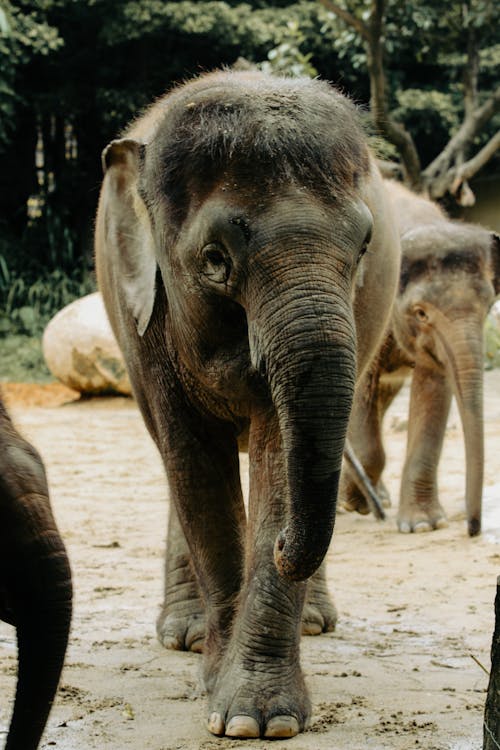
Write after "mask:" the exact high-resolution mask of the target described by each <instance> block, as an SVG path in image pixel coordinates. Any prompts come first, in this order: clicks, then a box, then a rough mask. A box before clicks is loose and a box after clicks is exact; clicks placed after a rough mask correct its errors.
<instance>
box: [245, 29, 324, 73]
mask: <svg viewBox="0 0 500 750" xmlns="http://www.w3.org/2000/svg"><path fill="white" fill-rule="evenodd" d="M286 28H287V33H286V35H285V36H284V38H283V40H282V42H281V44H279V45H278V46H277V47H273V49H271V50H269V52H268V53H267V60H265V61H264V62H262V63H259V67H260V69H261V70H263V71H264V72H266V73H275V74H278V75H289V76H295V77H299V76H307V77H309V78H314V77H315V76H317V75H318V71H317V70H316V68H315V67H314V65H312V63H311V58H312V53H311V52H309V53H308V54H304V53H303V52H302V51H301V46H302V45H303V44H304V42H305V40H306V37H305V35H304V34H303V32H302V31H301V30H300V28H299V24H298V21H288V23H287V25H286Z"/></svg>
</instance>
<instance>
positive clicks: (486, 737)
mask: <svg viewBox="0 0 500 750" xmlns="http://www.w3.org/2000/svg"><path fill="white" fill-rule="evenodd" d="M499 747H500V576H499V577H498V578H497V594H496V598H495V631H494V633H493V642H492V644H491V671H490V682H489V685H488V694H487V696H486V706H485V709H484V727H483V750H498V748H499Z"/></svg>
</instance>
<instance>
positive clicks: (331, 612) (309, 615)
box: [302, 602, 337, 635]
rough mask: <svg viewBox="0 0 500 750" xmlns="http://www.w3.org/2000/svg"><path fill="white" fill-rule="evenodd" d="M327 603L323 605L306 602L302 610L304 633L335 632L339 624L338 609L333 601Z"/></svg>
mask: <svg viewBox="0 0 500 750" xmlns="http://www.w3.org/2000/svg"><path fill="white" fill-rule="evenodd" d="M327 604H328V606H327ZM327 604H326V603H325V605H322V606H315V605H314V604H309V603H307V604H305V606H304V609H303V611H302V635H321V633H333V631H334V630H335V626H336V624H337V610H336V609H335V606H334V605H333V603H332V602H328V603H327Z"/></svg>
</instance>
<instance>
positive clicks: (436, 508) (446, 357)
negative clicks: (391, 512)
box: [342, 181, 500, 536]
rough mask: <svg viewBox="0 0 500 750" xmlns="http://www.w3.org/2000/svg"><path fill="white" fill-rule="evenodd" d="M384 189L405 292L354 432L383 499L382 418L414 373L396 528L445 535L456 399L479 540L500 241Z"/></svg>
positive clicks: (472, 528) (348, 486)
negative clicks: (490, 320)
mask: <svg viewBox="0 0 500 750" xmlns="http://www.w3.org/2000/svg"><path fill="white" fill-rule="evenodd" d="M384 184H385V186H386V190H387V193H388V195H389V197H390V200H391V203H392V207H393V209H394V213H395V215H396V217H397V221H398V227H399V232H400V237H401V249H402V264H401V278H400V287H399V293H398V296H397V298H396V301H395V304H394V309H393V314H392V318H391V326H390V330H389V333H388V335H387V337H386V339H385V341H384V343H383V345H382V347H381V349H380V351H379V354H378V356H377V357H376V358H375V361H374V363H373V365H372V367H371V369H370V370H369V371H368V373H367V375H366V376H365V378H364V381H363V383H362V384H361V386H360V388H359V390H358V391H357V395H356V398H355V402H354V407H353V412H352V417H351V422H350V427H349V434H350V437H351V441H352V443H353V446H354V448H355V450H356V452H357V454H358V457H359V458H360V460H361V461H362V463H363V465H364V467H365V469H366V471H367V473H368V475H369V477H370V478H371V480H372V482H373V483H374V484H375V485H376V486H377V488H378V491H379V494H381V495H384V494H386V490H385V488H384V486H383V484H382V481H381V475H382V472H383V469H384V466H385V453H384V448H383V442H382V431H381V427H382V420H383V417H384V414H385V412H386V411H387V409H388V407H389V405H390V404H391V402H392V400H393V399H394V397H395V396H396V394H397V393H398V392H399V390H400V389H401V387H402V385H403V383H404V382H405V380H406V378H408V377H409V376H410V374H411V375H412V381H411V397H410V412H409V420H408V444H407V452H406V460H405V464H404V468H403V473H402V478H401V491H400V505H399V512H398V517H397V521H398V527H399V530H400V531H402V532H411V531H428V530H432V529H436V528H439V527H441V526H444V525H446V523H447V522H446V516H445V512H444V510H443V508H442V506H441V504H440V503H439V499H438V487H437V469H438V463H439V458H440V455H441V449H442V444H443V438H444V433H445V428H446V422H447V418H448V413H449V409H450V403H451V398H452V395H454V396H455V398H456V400H457V404H458V408H459V412H460V417H461V420H462V426H463V432H464V440H465V453H466V489H465V500H466V511H467V524H468V532H469V535H470V536H475V535H476V534H479V533H480V530H481V498H482V489H483V464H484V437H483V369H484V361H483V356H484V354H483V326H484V321H485V318H486V315H487V312H488V310H489V308H490V306H491V304H492V303H493V301H494V299H495V296H496V295H497V294H499V292H500V242H499V238H498V236H497V235H495V234H492V233H491V232H489V231H488V230H486V229H484V228H482V227H480V226H475V225H471V224H465V223H463V222H461V221H456V220H451V219H449V218H448V217H447V216H446V214H445V213H444V212H443V211H442V210H441V209H440V208H439V207H438V206H437V205H436V204H435V203H433V202H431V201H429V200H427V199H424V198H422V197H419V196H417V195H415V194H413V193H412V192H410V191H409V190H407V189H406V188H405V187H403V186H402V185H400V184H398V183H396V182H392V181H386V182H385V183H384ZM342 492H343V497H344V503H345V505H346V507H347V508H348V509H349V510H358V511H359V512H361V513H364V512H367V508H366V503H365V500H364V498H363V497H362V495H361V494H360V492H359V490H358V489H357V488H356V486H355V485H354V483H353V482H352V481H351V479H350V478H349V476H348V475H346V476H345V477H344V480H343V490H342Z"/></svg>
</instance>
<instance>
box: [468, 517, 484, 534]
mask: <svg viewBox="0 0 500 750" xmlns="http://www.w3.org/2000/svg"><path fill="white" fill-rule="evenodd" d="M467 530H468V532H469V536H479V534H480V533H481V518H474V517H473V518H469V519H468V520H467Z"/></svg>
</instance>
